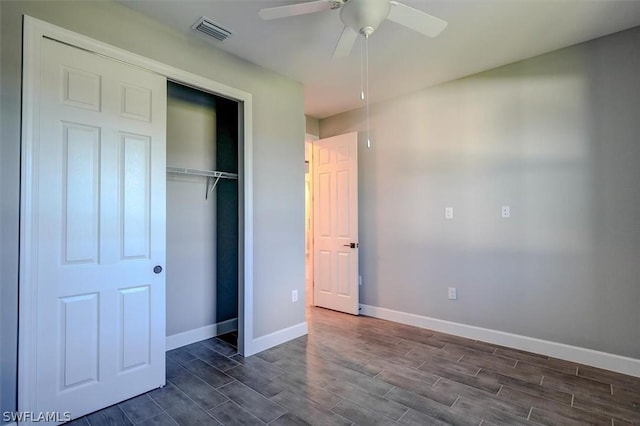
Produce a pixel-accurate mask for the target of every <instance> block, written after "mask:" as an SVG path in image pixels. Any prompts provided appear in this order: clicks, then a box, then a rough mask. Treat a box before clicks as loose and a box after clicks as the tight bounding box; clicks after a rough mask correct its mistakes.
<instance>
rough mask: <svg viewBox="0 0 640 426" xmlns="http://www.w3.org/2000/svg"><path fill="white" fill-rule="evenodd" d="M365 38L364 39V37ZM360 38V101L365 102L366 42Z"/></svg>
mask: <svg viewBox="0 0 640 426" xmlns="http://www.w3.org/2000/svg"><path fill="white" fill-rule="evenodd" d="M363 38H364V37H363ZM363 38H360V100H361V101H363V102H364V50H363V49H364V41H363V40H362V39H363Z"/></svg>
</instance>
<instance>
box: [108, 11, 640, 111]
mask: <svg viewBox="0 0 640 426" xmlns="http://www.w3.org/2000/svg"><path fill="white" fill-rule="evenodd" d="M298 1H304V0H207V1H202V0H197V1H196V0H124V1H121V3H122V4H124V5H126V6H128V7H131V8H132V9H135V10H137V11H139V12H142V13H143V14H145V15H147V16H149V17H152V18H154V19H156V20H158V21H161V22H164V23H165V24H167V25H169V26H171V27H174V28H176V29H178V30H179V31H183V32H185V33H192V31H191V29H190V27H191V25H192V24H193V23H194V22H195V21H196V20H197V19H198V18H199V17H200V16H203V15H204V16H207V17H208V18H210V19H212V20H214V21H215V22H217V23H218V24H221V25H222V26H224V27H226V28H229V29H231V30H232V31H233V35H232V36H231V37H230V38H229V39H227V40H226V41H224V42H217V41H212V42H211V45H212V47H215V48H220V49H223V50H226V51H227V52H230V53H232V54H234V55H237V56H239V57H242V58H244V59H247V60H249V61H251V62H254V63H256V64H258V65H261V66H263V67H265V68H269V69H271V70H274V71H276V72H278V73H280V74H284V75H286V76H288V77H290V78H292V79H294V80H296V81H299V82H301V83H302V84H303V85H304V93H305V114H307V115H309V116H312V117H316V118H325V117H328V116H331V115H334V114H337V113H340V112H343V111H347V110H351V109H354V108H358V107H360V106H362V104H361V101H360V99H359V93H360V48H359V43H356V45H355V46H354V49H353V51H352V53H351V56H350V57H348V58H343V59H339V60H335V61H333V60H332V59H331V56H332V54H333V49H334V47H335V44H336V42H337V40H338V38H339V36H340V33H341V31H342V23H341V22H340V18H339V11H336V10H330V11H325V12H320V13H315V14H311V15H303V16H296V17H291V18H284V19H278V20H273V21H263V20H261V19H260V18H259V17H258V10H259V9H261V8H265V7H271V6H280V5H284V4H292V3H296V2H298ZM401 2H402V3H405V4H407V5H409V6H412V7H415V8H417V9H421V10H423V11H425V12H428V13H430V14H432V15H436V16H438V17H440V18H442V19H444V20H446V21H448V22H449V26H448V27H447V29H445V31H444V32H443V33H442V34H441V35H440V36H438V37H436V38H433V39H431V38H427V37H424V36H422V35H420V34H417V33H415V32H413V31H411V30H408V29H406V28H404V27H402V26H400V25H398V24H396V23H394V22H391V21H385V22H383V23H382V24H381V25H380V27H379V28H378V30H377V31H376V32H375V33H374V34H373V36H372V37H371V38H370V39H369V48H370V69H371V71H370V100H371V102H376V101H380V100H383V99H388V98H391V97H395V96H398V95H402V94H406V93H409V92H413V91H416V90H419V89H422V88H425V87H429V86H433V85H435V84H439V83H442V82H445V81H450V80H454V79H457V78H460V77H464V76H467V75H471V74H475V73H477V72H480V71H484V70H488V69H491V68H495V67H498V66H500V65H504V64H508V63H512V62H516V61H519V60H522V59H525V58H529V57H532V56H536V55H539V54H541V53H545V52H549V51H552V50H556V49H559V48H562V47H566V46H570V45H573V44H576V43H580V42H583V41H586V40H590V39H594V38H597V37H601V36H604V35H607V34H611V33H614V32H617V31H621V30H624V29H627V28H631V27H634V26H638V25H640V0H446V1H443V0H402V1H401ZM193 36H194V37H199V36H200V35H199V34H195V33H193ZM639 48H640V46H639ZM630 54H634V55H637V54H638V52H637V51H636V52H630Z"/></svg>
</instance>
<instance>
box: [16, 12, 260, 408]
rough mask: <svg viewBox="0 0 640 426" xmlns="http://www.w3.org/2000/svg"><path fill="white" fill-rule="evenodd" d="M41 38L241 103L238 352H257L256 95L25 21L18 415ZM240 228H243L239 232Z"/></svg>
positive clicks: (27, 351) (29, 395) (29, 381)
mask: <svg viewBox="0 0 640 426" xmlns="http://www.w3.org/2000/svg"><path fill="white" fill-rule="evenodd" d="M43 37H47V38H51V39H54V40H58V41H60V42H62V43H66V44H69V45H72V46H75V47H78V48H81V49H84V50H88V51H90V52H93V53H96V54H99V55H103V56H106V57H109V58H111V59H115V60H118V61H122V62H125V63H127V64H129V65H133V66H138V67H140V68H144V69H146V70H149V71H152V72H155V73H158V74H160V75H163V76H165V77H166V78H167V79H169V80H173V81H176V82H180V83H184V84H186V85H189V86H191V87H195V88H197V89H201V90H204V91H207V92H211V93H214V94H218V95H221V96H224V97H227V98H230V99H234V100H237V101H238V102H240V112H241V115H242V119H243V123H244V125H243V127H242V128H241V129H240V130H241V135H242V136H241V139H242V140H243V145H244V162H243V164H242V165H241V173H240V176H239V179H240V185H241V189H242V198H241V200H242V205H241V206H240V208H241V211H242V212H243V220H244V232H243V244H242V245H241V258H242V259H243V260H244V263H243V265H242V266H241V268H240V271H241V276H242V279H241V285H240V288H239V294H240V295H241V299H240V300H239V305H240V306H239V313H240V315H239V327H240V329H239V332H240V333H242V335H243V338H242V340H241V341H239V342H238V346H239V347H238V349H239V351H240V352H241V353H242V354H244V355H245V356H249V355H252V354H254V353H256V352H257V349H256V348H257V345H256V342H255V339H254V338H253V102H252V95H251V94H250V93H247V92H244V91H242V90H238V89H235V88H233V87H230V86H227V85H224V84H222V83H218V82H216V81H213V80H210V79H208V78H204V77H201V76H199V75H196V74H192V73H189V72H186V71H183V70H180V69H178V68H174V67H172V66H170V65H166V64H163V63H160V62H157V61H153V60H151V59H148V58H145V57H143V56H140V55H137V54H134V53H131V52H127V51H126V50H123V49H120V48H117V47H114V46H111V45H108V44H105V43H102V42H100V41H97V40H94V39H91V38H89V37H86V36H84V35H80V34H77V33H74V32H72V31H69V30H66V29H64V28H61V27H58V26H55V25H52V24H49V23H47V22H44V21H41V20H38V19H35V18H32V17H30V16H24V31H23V51H22V55H23V85H22V138H21V142H22V148H21V177H20V185H21V189H20V208H21V212H20V269H19V277H20V279H19V281H20V288H19V296H20V301H19V317H18V320H19V335H18V410H19V411H29V410H30V407H33V402H34V401H35V387H34V386H33V385H34V380H33V375H34V372H35V367H36V365H35V360H36V357H35V354H36V349H37V347H38V342H37V340H36V333H35V332H34V331H35V325H36V323H35V317H36V314H37V305H36V303H35V302H36V297H35V296H36V294H35V291H36V288H35V283H36V279H37V277H35V276H34V275H35V273H36V268H35V265H36V259H37V256H38V253H37V250H36V247H37V246H36V244H35V240H34V238H37V236H35V235H33V229H34V226H33V225H34V221H35V218H36V214H35V213H36V211H37V210H36V208H37V206H36V205H35V201H36V200H35V198H34V196H33V194H34V193H35V191H37V190H38V188H37V183H36V181H35V179H34V170H33V164H32V158H34V156H37V155H38V152H36V150H35V149H34V141H35V139H36V137H37V135H36V134H35V132H37V129H38V128H39V120H40V117H39V112H38V107H37V106H38V94H39V91H40V61H41V59H40V58H41V52H42V39H43ZM241 228H242V227H241Z"/></svg>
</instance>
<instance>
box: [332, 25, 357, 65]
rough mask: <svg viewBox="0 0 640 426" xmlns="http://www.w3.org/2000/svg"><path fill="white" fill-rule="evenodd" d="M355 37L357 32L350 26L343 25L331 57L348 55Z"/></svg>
mask: <svg viewBox="0 0 640 426" xmlns="http://www.w3.org/2000/svg"><path fill="white" fill-rule="evenodd" d="M357 38H358V33H357V32H355V30H353V29H352V28H349V27H347V26H345V27H344V30H342V34H341V35H340V39H339V40H338V44H337V45H336V49H335V50H334V51H333V59H336V58H345V57H347V56H349V54H350V53H351V49H353V45H354V43H355V42H356V39H357Z"/></svg>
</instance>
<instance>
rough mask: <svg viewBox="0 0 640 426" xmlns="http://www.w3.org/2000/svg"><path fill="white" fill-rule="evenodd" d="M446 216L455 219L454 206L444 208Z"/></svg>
mask: <svg viewBox="0 0 640 426" xmlns="http://www.w3.org/2000/svg"><path fill="white" fill-rule="evenodd" d="M444 218H445V219H453V207H445V208H444Z"/></svg>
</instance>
